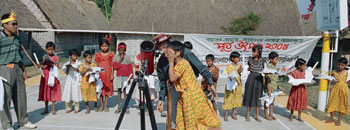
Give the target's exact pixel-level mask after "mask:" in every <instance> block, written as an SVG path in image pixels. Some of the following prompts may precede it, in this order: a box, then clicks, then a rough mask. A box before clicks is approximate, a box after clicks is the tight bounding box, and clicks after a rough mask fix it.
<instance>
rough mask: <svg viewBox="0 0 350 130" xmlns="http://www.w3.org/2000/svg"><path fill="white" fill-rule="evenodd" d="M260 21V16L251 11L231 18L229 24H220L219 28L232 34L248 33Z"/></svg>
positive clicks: (254, 28)
mask: <svg viewBox="0 0 350 130" xmlns="http://www.w3.org/2000/svg"><path fill="white" fill-rule="evenodd" d="M260 21H261V18H260V16H259V15H257V14H254V13H252V12H251V13H249V14H247V15H244V16H243V17H240V18H236V19H232V21H231V23H230V25H229V26H228V27H225V26H221V30H223V31H224V32H226V33H228V34H232V35H248V34H249V32H250V31H254V30H256V28H257V26H258V24H259V23H260Z"/></svg>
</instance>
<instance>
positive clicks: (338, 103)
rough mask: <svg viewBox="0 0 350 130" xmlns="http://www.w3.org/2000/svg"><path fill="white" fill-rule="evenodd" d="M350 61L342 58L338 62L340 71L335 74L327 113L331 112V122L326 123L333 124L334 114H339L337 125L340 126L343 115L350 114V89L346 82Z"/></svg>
mask: <svg viewBox="0 0 350 130" xmlns="http://www.w3.org/2000/svg"><path fill="white" fill-rule="evenodd" d="M347 64H348V60H347V59H346V58H340V59H339V60H338V70H337V71H336V72H334V73H333V76H334V78H335V80H336V83H335V85H334V87H333V89H332V92H331V94H330V96H329V102H328V108H327V112H330V115H331V116H330V117H329V120H327V121H326V123H332V122H333V116H334V112H339V117H338V121H337V122H336V123H335V125H337V126H339V125H340V123H341V120H342V117H343V114H349V109H350V108H349V97H348V96H349V89H348V83H347V82H346V78H347V74H348V73H347V71H346V70H345V67H346V65H347Z"/></svg>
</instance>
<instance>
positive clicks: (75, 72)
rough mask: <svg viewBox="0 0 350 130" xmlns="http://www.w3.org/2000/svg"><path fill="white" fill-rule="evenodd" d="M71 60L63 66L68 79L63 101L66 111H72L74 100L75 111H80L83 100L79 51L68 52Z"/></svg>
mask: <svg viewBox="0 0 350 130" xmlns="http://www.w3.org/2000/svg"><path fill="white" fill-rule="evenodd" d="M68 54H69V58H70V61H68V62H67V63H65V64H64V65H63V67H62V70H63V72H65V73H66V75H67V79H66V84H65V86H64V90H63V96H62V99H63V101H65V102H66V113H70V112H72V104H73V102H74V113H78V112H79V102H80V101H82V96H81V91H80V80H81V75H80V72H79V67H80V64H81V63H80V62H79V61H78V60H77V59H78V51H77V50H76V49H71V50H69V52H68Z"/></svg>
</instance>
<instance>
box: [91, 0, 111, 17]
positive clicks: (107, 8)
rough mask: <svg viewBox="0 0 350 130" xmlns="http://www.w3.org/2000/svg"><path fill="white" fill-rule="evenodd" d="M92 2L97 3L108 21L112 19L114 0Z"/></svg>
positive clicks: (95, 0)
mask: <svg viewBox="0 0 350 130" xmlns="http://www.w3.org/2000/svg"><path fill="white" fill-rule="evenodd" d="M91 1H94V2H95V3H96V5H97V7H99V8H100V9H101V11H102V13H103V15H105V16H106V17H107V19H108V20H109V19H110V18H111V14H112V6H113V2H114V0H91Z"/></svg>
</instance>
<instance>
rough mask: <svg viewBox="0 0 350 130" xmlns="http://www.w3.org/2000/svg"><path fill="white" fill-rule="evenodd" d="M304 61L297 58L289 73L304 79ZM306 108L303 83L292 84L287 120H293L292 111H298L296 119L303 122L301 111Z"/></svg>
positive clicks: (296, 77)
mask: <svg viewBox="0 0 350 130" xmlns="http://www.w3.org/2000/svg"><path fill="white" fill-rule="evenodd" d="M305 67H306V61H305V60H304V59H301V58H299V59H298V60H297V61H296V62H295V68H296V70H294V71H292V72H291V73H290V75H291V76H293V77H294V78H295V79H305ZM306 108H307V91H306V88H305V84H300V85H298V86H293V87H292V89H291V90H290V93H289V98H288V103H287V109H289V110H290V111H291V114H290V118H289V121H293V113H294V111H298V121H300V122H304V121H303V120H302V119H301V112H302V110H305V109H306Z"/></svg>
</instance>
